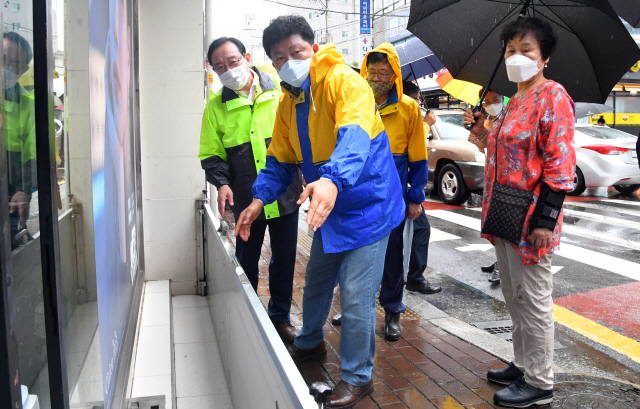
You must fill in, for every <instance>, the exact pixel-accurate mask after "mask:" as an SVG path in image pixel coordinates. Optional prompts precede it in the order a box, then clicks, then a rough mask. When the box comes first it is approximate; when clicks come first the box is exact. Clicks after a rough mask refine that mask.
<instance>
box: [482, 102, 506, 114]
mask: <svg viewBox="0 0 640 409" xmlns="http://www.w3.org/2000/svg"><path fill="white" fill-rule="evenodd" d="M503 107H504V105H503V104H502V103H501V102H500V103H497V104H491V105H489V106H486V107H484V109H485V111H487V113H488V114H489V115H491V116H498V115H499V114H500V112H502V108H503Z"/></svg>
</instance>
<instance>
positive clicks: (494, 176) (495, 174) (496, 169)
mask: <svg viewBox="0 0 640 409" xmlns="http://www.w3.org/2000/svg"><path fill="white" fill-rule="evenodd" d="M511 101H513V98H511V99H510V100H509V102H507V110H506V112H505V113H504V115H503V116H502V120H501V121H500V126H499V127H498V132H497V133H496V152H495V159H496V164H495V172H494V174H493V183H494V184H495V183H497V182H498V136H500V131H501V130H502V124H503V123H504V121H505V120H506V119H507V115H509V109H510V108H511ZM543 175H544V168H543V169H542V173H541V174H540V177H539V178H538V181H537V182H536V183H535V185H533V189H532V190H531V191H534V190H536V187H537V186H538V185H539V184H540V182H541V181H542V176H543Z"/></svg>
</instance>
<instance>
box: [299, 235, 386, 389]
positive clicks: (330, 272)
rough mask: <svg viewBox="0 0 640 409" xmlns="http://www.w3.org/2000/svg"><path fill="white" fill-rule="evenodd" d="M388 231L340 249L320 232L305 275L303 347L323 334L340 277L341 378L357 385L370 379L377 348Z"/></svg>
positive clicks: (314, 342)
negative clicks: (330, 249)
mask: <svg viewBox="0 0 640 409" xmlns="http://www.w3.org/2000/svg"><path fill="white" fill-rule="evenodd" d="M388 240H389V235H388V234H387V235H386V236H385V237H383V238H382V239H380V240H378V241H376V242H375V243H372V244H369V245H367V246H364V247H360V248H357V249H354V250H349V251H344V252H341V253H325V252H324V250H323V248H322V241H321V240H320V239H318V238H317V236H315V237H314V238H313V244H312V245H311V255H310V257H309V262H308V264H307V272H306V275H305V284H304V296H303V299H302V307H303V309H302V320H303V321H302V330H301V331H300V335H298V336H297V337H296V339H295V345H296V346H297V347H298V348H300V349H311V348H313V347H315V346H316V345H318V344H319V343H320V342H321V341H322V339H323V338H324V330H323V328H322V327H323V326H324V323H325V321H326V320H327V317H328V316H329V310H330V308H331V301H332V299H333V288H334V287H335V284H336V282H339V283H340V308H341V310H342V332H341V337H340V359H341V363H342V380H344V381H345V382H348V383H350V384H351V385H355V386H362V385H365V384H366V383H367V382H369V380H371V370H372V369H373V357H374V354H375V352H376V333H375V329H376V296H377V294H378V288H380V281H381V280H382V270H383V266H384V257H385V252H386V250H387V242H388Z"/></svg>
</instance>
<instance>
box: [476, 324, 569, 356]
mask: <svg viewBox="0 0 640 409" xmlns="http://www.w3.org/2000/svg"><path fill="white" fill-rule="evenodd" d="M471 325H473V326H474V327H476V328H478V329H481V330H483V331H486V332H488V333H489V334H493V335H495V336H497V337H499V338H502V339H504V340H505V341H507V342H513V337H512V333H513V321H511V320H505V321H487V322H472V323H471ZM563 348H566V346H564V345H562V344H561V343H559V342H558V341H555V345H554V347H553V349H563Z"/></svg>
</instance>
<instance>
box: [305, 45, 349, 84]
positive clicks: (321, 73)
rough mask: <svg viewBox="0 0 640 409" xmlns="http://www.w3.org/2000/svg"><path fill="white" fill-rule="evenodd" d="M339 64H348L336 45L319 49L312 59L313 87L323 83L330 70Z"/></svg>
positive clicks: (310, 71)
mask: <svg viewBox="0 0 640 409" xmlns="http://www.w3.org/2000/svg"><path fill="white" fill-rule="evenodd" d="M337 64H346V63H345V61H344V58H343V57H342V56H341V55H340V54H339V53H338V49H337V48H336V46H335V45H334V44H331V43H329V44H325V45H323V46H321V47H320V48H319V49H318V52H317V53H315V54H314V55H313V57H312V59H311V68H310V70H309V73H310V74H311V85H312V86H313V85H315V84H317V83H318V82H321V81H322V80H323V79H324V77H325V76H326V75H327V73H328V72H329V70H330V69H331V68H332V67H333V66H335V65H337Z"/></svg>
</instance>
